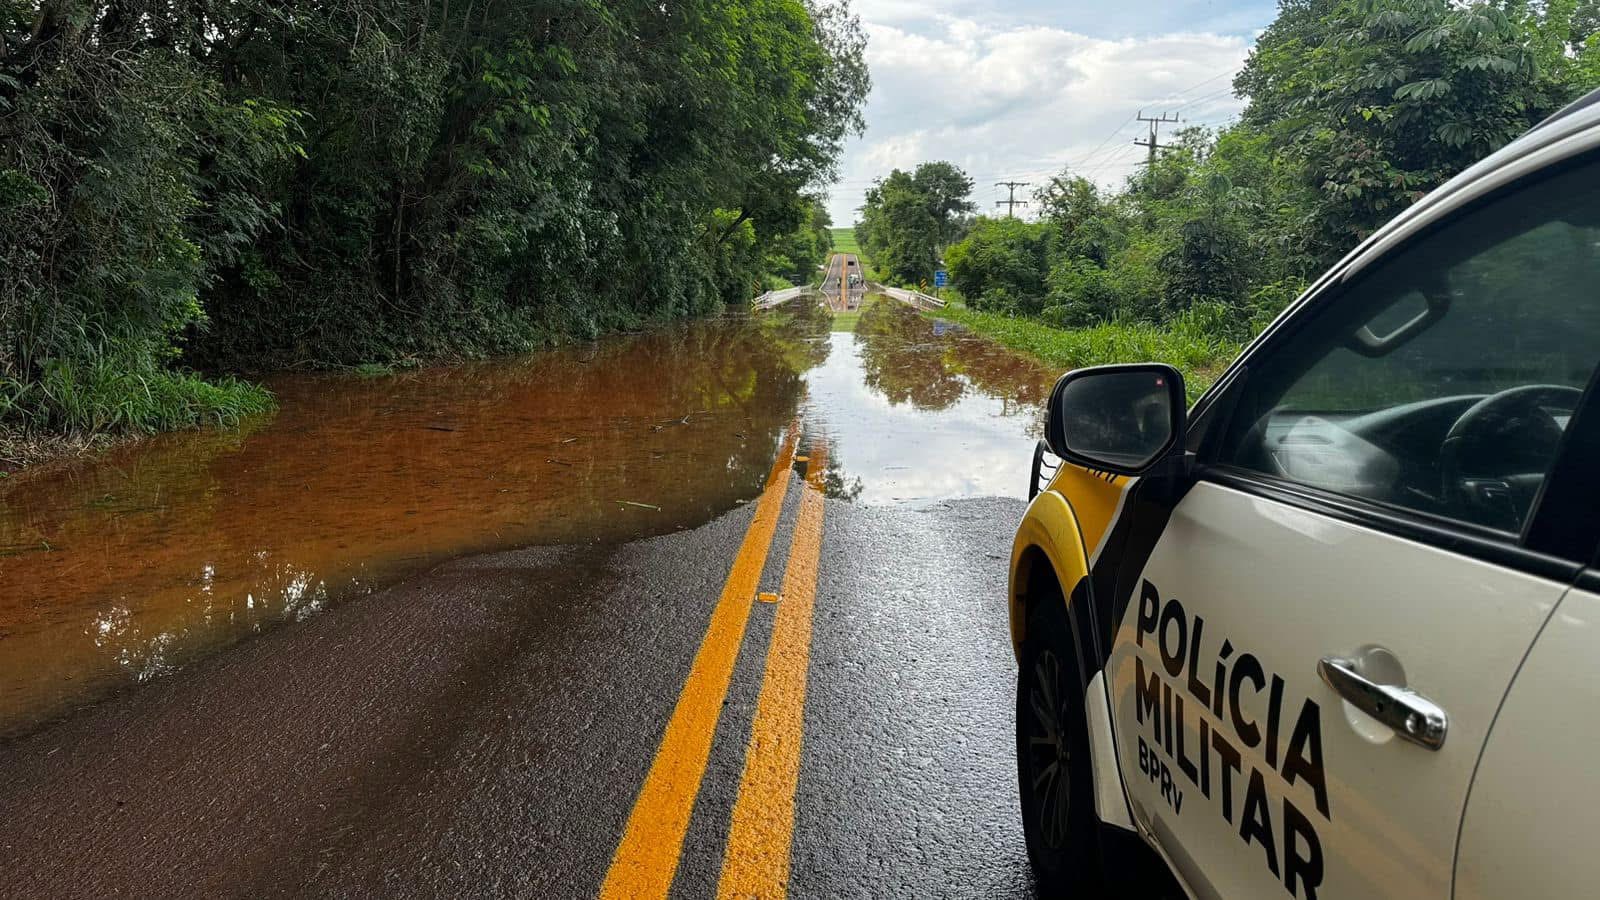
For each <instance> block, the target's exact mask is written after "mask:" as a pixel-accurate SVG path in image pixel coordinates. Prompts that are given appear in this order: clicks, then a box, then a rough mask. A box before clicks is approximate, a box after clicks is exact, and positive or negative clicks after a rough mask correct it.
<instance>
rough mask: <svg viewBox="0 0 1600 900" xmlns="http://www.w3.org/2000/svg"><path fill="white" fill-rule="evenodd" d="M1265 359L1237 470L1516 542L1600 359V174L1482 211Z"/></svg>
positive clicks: (1236, 456)
mask: <svg viewBox="0 0 1600 900" xmlns="http://www.w3.org/2000/svg"><path fill="white" fill-rule="evenodd" d="M1338 290H1339V294H1338V295H1337V296H1336V297H1334V298H1332V300H1331V302H1330V303H1327V304H1323V305H1321V306H1320V308H1319V309H1318V311H1317V312H1315V313H1312V315H1313V316H1314V317H1315V318H1314V319H1312V320H1310V321H1308V322H1307V323H1305V325H1304V327H1300V328H1298V330H1296V331H1295V332H1294V333H1293V334H1292V336H1291V337H1289V338H1288V339H1287V340H1285V341H1283V342H1281V343H1279V344H1277V345H1276V346H1274V347H1272V348H1271V349H1270V350H1269V351H1268V352H1267V353H1266V354H1264V356H1263V358H1262V359H1260V360H1256V361H1252V363H1251V365H1250V369H1249V371H1248V372H1247V373H1246V374H1247V377H1246V380H1245V384H1244V387H1243V393H1242V395H1241V397H1240V401H1239V402H1240V405H1239V406H1238V407H1237V411H1236V412H1235V414H1234V415H1233V417H1232V420H1231V424H1230V428H1229V433H1228V434H1227V435H1226V436H1225V438H1224V440H1223V442H1222V445H1221V448H1222V449H1221V452H1220V457H1219V460H1218V461H1220V462H1223V463H1227V464H1231V465H1234V466H1237V467H1242V468H1247V469H1252V470H1256V471H1259V472H1264V473H1267V474H1271V475H1274V476H1277V477H1280V478H1287V479H1290V480H1293V481H1297V482H1300V483H1303V484H1308V485H1311V486H1314V487H1317V488H1322V489H1325V490H1330V491H1336V492H1339V493H1343V494H1348V495H1351V496H1356V497H1361V498H1364V499H1368V500H1373V501H1376V502H1380V503H1385V504H1390V505H1394V506H1400V507H1405V508H1407V509H1413V510H1418V511H1422V512H1426V513H1431V514H1435V515H1440V516H1445V517H1448V518H1452V519H1456V520H1459V521H1464V522H1470V523H1472V524H1475V525H1483V526H1487V527H1490V528H1495V529H1500V530H1504V531H1508V532H1516V531H1518V530H1519V529H1520V528H1521V526H1522V524H1523V522H1524V521H1525V520H1526V518H1527V516H1528V513H1529V511H1530V510H1531V509H1532V507H1533V503H1534V499H1535V497H1536V496H1537V494H1538V490H1539V487H1540V485H1541V484H1542V483H1543V480H1544V477H1545V474H1546V472H1548V471H1549V469H1550V467H1551V465H1552V463H1553V462H1554V460H1555V455H1556V452H1557V447H1558V446H1559V443H1560V440H1561V435H1562V432H1563V430H1564V429H1565V428H1566V425H1567V422H1568V420H1569V419H1570V417H1571V414H1572V411H1573V409H1574V408H1575V407H1576V405H1577V403H1578V401H1579V399H1580V398H1581V396H1582V390H1583V389H1584V387H1585V385H1587V384H1588V382H1589V377H1590V375H1591V373H1592V371H1593V369H1594V367H1595V365H1596V361H1597V357H1600V302H1597V296H1596V293H1597V291H1600V167H1597V165H1596V164H1594V163H1592V162H1591V163H1588V164H1585V165H1583V166H1581V167H1577V168H1573V169H1569V170H1567V171H1565V172H1563V173H1561V174H1559V175H1556V176H1553V177H1550V178H1547V179H1544V180H1542V181H1540V182H1538V183H1536V184H1533V185H1530V186H1527V187H1524V188H1522V189H1520V190H1518V191H1516V192H1515V193H1512V194H1508V195H1502V196H1500V197H1498V198H1497V199H1495V200H1493V201H1491V202H1489V203H1487V204H1483V205H1479V206H1477V207H1475V208H1473V209H1471V210H1470V211H1468V212H1465V213H1463V214H1460V215H1458V216H1457V217H1456V218H1455V219H1454V220H1452V221H1450V222H1449V223H1448V224H1446V225H1444V226H1443V227H1440V228H1438V229H1436V230H1433V231H1431V232H1430V233H1428V234H1427V235H1426V236H1424V237H1422V238H1421V239H1419V240H1417V241H1415V242H1413V243H1411V244H1409V245H1407V246H1405V247H1403V248H1402V249H1400V250H1398V251H1396V252H1394V253H1392V254H1390V256H1389V257H1388V258H1387V259H1385V260H1383V261H1381V262H1380V263H1378V264H1377V265H1376V266H1375V267H1374V268H1372V269H1371V270H1370V271H1368V272H1365V273H1362V274H1361V275H1359V276H1357V278H1356V279H1355V281H1354V282H1353V283H1352V284H1350V285H1349V286H1348V287H1345V288H1342V289H1338Z"/></svg>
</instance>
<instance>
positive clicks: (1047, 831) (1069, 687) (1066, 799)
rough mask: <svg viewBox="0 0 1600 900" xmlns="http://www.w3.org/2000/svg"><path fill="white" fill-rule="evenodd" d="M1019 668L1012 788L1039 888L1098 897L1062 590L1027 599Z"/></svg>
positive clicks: (1083, 738)
mask: <svg viewBox="0 0 1600 900" xmlns="http://www.w3.org/2000/svg"><path fill="white" fill-rule="evenodd" d="M1027 615H1028V618H1027V637H1026V639H1025V640H1024V641H1023V642H1022V652H1021V654H1020V656H1021V667H1020V669H1019V671H1018V673H1017V787H1018V791H1019V793H1020V795H1021V799H1022V829H1023V834H1024V836H1025V837H1026V839H1027V843H1028V860H1029V862H1030V863H1031V864H1032V866H1033V873H1034V878H1035V879H1036V881H1037V886H1038V888H1039V893H1040V895H1041V896H1044V897H1098V896H1101V893H1102V885H1103V884H1104V877H1103V873H1102V871H1101V865H1100V845H1099V841H1098V837H1097V831H1096V822H1097V819H1096V815H1095V811H1094V774H1093V772H1092V770H1091V769H1090V767H1089V734H1088V728H1087V725H1086V724H1085V719H1084V714H1083V696H1084V690H1085V688H1084V678H1083V673H1082V670H1081V668H1080V667H1079V665H1078V654H1077V652H1076V650H1075V648H1074V644H1073V641H1072V633H1071V629H1070V627H1069V626H1068V623H1067V608H1066V603H1065V602H1064V601H1063V599H1062V597H1061V594H1060V593H1059V592H1057V591H1049V592H1045V593H1042V594H1040V595H1037V596H1035V597H1032V598H1030V602H1029V604H1028V612H1027Z"/></svg>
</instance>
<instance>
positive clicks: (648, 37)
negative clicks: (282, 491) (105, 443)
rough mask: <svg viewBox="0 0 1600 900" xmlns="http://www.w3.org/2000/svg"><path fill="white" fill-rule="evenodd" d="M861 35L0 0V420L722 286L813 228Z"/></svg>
mask: <svg viewBox="0 0 1600 900" xmlns="http://www.w3.org/2000/svg"><path fill="white" fill-rule="evenodd" d="M863 41H864V38H863V32H862V29H861V28H860V26H859V23H858V22H857V21H856V20H855V19H854V17H852V16H851V15H850V14H849V12H848V9H847V8H846V6H845V2H844V0H742V2H733V0H675V2H673V3H669V4H661V3H654V2H648V0H350V2H344V3H335V4H309V5H308V4H294V3H284V2H281V0H190V2H185V3H173V2H171V0H0V424H3V423H5V422H6V421H10V422H12V423H16V422H19V421H20V422H24V423H26V424H29V425H33V426H41V427H74V426H97V425H107V424H124V425H130V426H135V427H143V426H150V425H171V424H180V423H182V422H184V421H193V420H196V419H198V418H202V417H204V416H207V415H217V416H226V415H227V414H228V413H229V411H230V410H233V409H235V407H234V406H232V405H230V403H231V402H236V403H238V404H242V406H241V407H239V408H249V407H250V406H251V405H252V403H259V396H258V395H252V394H251V392H250V391H248V390H246V389H244V388H242V387H240V386H237V385H231V384H226V383H224V384H222V385H221V387H222V390H221V392H220V393H219V392H217V391H216V390H215V389H214V387H213V386H208V385H206V384H205V383H203V382H200V381H199V380H198V379H195V378H192V377H190V376H187V375H183V374H180V373H181V372H182V370H183V369H184V368H185V367H187V366H192V365H206V366H209V367H213V368H238V367H250V368H262V367H267V366H277V365H295V364H307V363H315V364H327V363H345V362H356V361H363V360H373V359H381V360H394V359H404V358H408V357H420V356H436V355H456V354H461V355H465V354H482V353H492V352H503V351H515V350H522V349H526V348H530V347H533V346H536V345H538V344H540V343H541V342H543V341H546V340H548V339H549V338H550V337H551V336H552V335H557V334H563V333H576V334H583V335H591V334H595V333H598V332H601V331H604V330H607V329H613V328H618V327H627V326H630V325H633V324H635V323H639V322H643V321H647V320H650V319H655V318H660V317H667V316H679V315H690V314H696V313H700V312H703V311H706V310H710V309H713V308H716V307H718V306H719V305H720V304H721V303H723V302H725V301H727V300H729V299H732V298H735V297H741V296H744V295H747V294H748V293H749V292H751V291H752V290H753V289H754V288H755V286H756V284H757V283H758V282H759V281H760V279H761V278H762V276H763V275H765V274H767V273H768V271H769V267H772V266H774V265H777V266H781V269H782V271H778V272H776V274H782V275H789V274H794V273H793V272H791V271H788V270H790V269H794V268H796V266H797V264H804V263H806V260H805V259H801V258H800V257H803V256H805V255H806V254H815V255H819V256H820V254H821V253H822V252H823V251H824V250H825V249H826V248H825V247H819V246H818V245H817V243H816V240H817V228H818V227H819V226H818V221H817V218H816V204H815V203H814V202H813V201H812V200H811V199H810V198H809V197H808V196H807V194H806V192H807V191H808V190H810V189H814V188H815V187H817V186H820V185H823V184H825V183H826V182H827V181H829V180H830V178H831V175H832V173H833V167H834V161H835V159H836V157H837V155H838V152H839V150H840V147H841V144H842V142H843V140H844V139H845V138H846V137H847V135H849V134H850V133H851V132H854V131H859V130H860V128H861V127H862V120H861V116H860V103H861V100H862V98H863V97H864V96H865V93H866V88H867V73H866V69H865V66H864V63H863V60H862V50H863ZM811 264H812V265H814V262H812V263H811ZM141 391H143V392H144V393H147V394H148V393H150V392H151V391H155V392H156V393H158V394H161V395H162V396H163V397H166V398H167V399H168V401H169V402H165V403H163V404H160V408H161V409H162V410H164V413H163V415H161V416H157V417H154V418H152V415H151V414H150V411H148V410H142V409H140V408H136V407H134V406H129V405H128V404H127V403H126V399H127V397H128V396H129V395H130V394H135V393H139V392H141ZM252 397H254V399H252ZM69 401H70V402H69Z"/></svg>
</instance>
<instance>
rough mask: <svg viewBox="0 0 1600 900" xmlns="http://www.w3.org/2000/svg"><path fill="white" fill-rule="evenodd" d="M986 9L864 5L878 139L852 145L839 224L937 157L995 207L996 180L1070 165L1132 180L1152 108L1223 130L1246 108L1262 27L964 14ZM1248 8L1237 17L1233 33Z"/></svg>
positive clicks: (884, 2) (836, 200)
mask: <svg viewBox="0 0 1600 900" xmlns="http://www.w3.org/2000/svg"><path fill="white" fill-rule="evenodd" d="M979 5H981V3H980V2H979V0H949V2H947V3H945V4H944V6H945V9H943V10H933V9H930V7H929V6H928V5H927V4H918V3H910V2H903V0H862V2H859V3H858V4H857V8H858V11H859V12H860V13H861V14H862V16H863V19H864V21H865V22H866V27H867V30H868V38H869V43H868V47H867V62H868V65H869V67H870V68H871V70H872V78H873V90H872V93H871V95H870V96H869V97H868V101H867V122H868V131H867V134H866V136H865V137H864V138H862V139H861V140H859V141H857V142H855V143H854V144H852V145H851V146H850V147H849V148H847V150H846V153H845V157H844V160H843V161H842V165H841V174H840V177H841V181H840V183H839V184H838V185H836V186H835V187H834V188H833V189H832V192H831V193H832V196H831V203H830V207H831V210H832V214H833V218H834V221H835V222H837V223H840V224H848V223H850V222H853V221H855V219H856V212H855V210H856V208H857V207H859V206H860V205H861V202H862V196H863V194H864V193H865V190H866V188H867V187H868V186H869V185H870V183H871V180H872V179H873V178H875V177H881V176H883V175H886V174H888V172H889V170H890V169H892V168H896V167H898V168H911V167H913V166H915V165H916V164H917V163H919V162H923V161H926V160H930V159H945V160H949V161H951V162H954V163H955V164H957V165H959V166H961V167H962V168H963V169H965V170H966V171H967V173H968V174H970V175H972V176H973V177H974V179H975V180H976V181H977V182H978V186H977V188H976V190H975V191H974V200H976V201H978V203H979V204H980V206H983V207H989V208H991V209H992V208H993V201H994V200H995V199H996V198H997V197H1003V196H1004V189H1000V188H995V187H993V183H994V182H995V181H999V180H1006V179H1017V180H1023V181H1030V180H1031V181H1039V180H1041V179H1043V178H1046V177H1048V176H1049V175H1051V174H1053V173H1054V172H1056V171H1058V170H1059V169H1060V168H1061V167H1062V166H1063V165H1066V164H1071V165H1072V167H1073V168H1074V170H1076V171H1080V172H1082V173H1083V174H1086V175H1088V176H1090V177H1092V178H1095V179H1096V180H1098V181H1101V182H1102V183H1105V184H1108V185H1109V184H1116V183H1120V182H1121V180H1122V179H1123V177H1125V176H1126V175H1127V174H1128V172H1130V171H1131V170H1132V169H1133V167H1134V165H1136V163H1137V160H1139V159H1141V158H1142V154H1143V153H1144V151H1143V150H1142V149H1141V148H1138V147H1135V146H1133V144H1132V141H1133V138H1134V137H1137V136H1140V135H1142V134H1143V133H1144V132H1143V130H1142V128H1143V126H1140V125H1139V124H1138V123H1136V122H1132V121H1129V120H1130V119H1131V118H1132V117H1133V116H1134V115H1135V114H1136V113H1138V112H1139V110H1141V109H1144V110H1146V111H1148V112H1150V113H1157V112H1162V111H1176V112H1177V113H1178V114H1179V115H1180V116H1182V117H1183V118H1185V119H1186V120H1187V121H1188V122H1189V123H1191V124H1200V123H1204V124H1212V123H1216V122H1220V121H1224V120H1226V119H1228V118H1230V117H1232V116H1233V115H1235V114H1236V113H1237V112H1238V109H1239V107H1240V105H1241V104H1240V103H1239V101H1237V100H1236V99H1234V98H1233V96H1232V93H1231V91H1230V90H1229V88H1230V85H1231V83H1232V75H1233V73H1234V72H1235V71H1237V70H1238V68H1239V67H1240V66H1241V65H1242V64H1243V62H1244V60H1245V57H1246V55H1247V53H1248V51H1249V47H1250V43H1251V40H1252V37H1253V35H1252V34H1251V33H1249V32H1238V31H1234V32H1212V31H1205V30H1192V31H1174V32H1172V33H1167V34H1143V35H1140V36H1132V37H1128V36H1108V35H1091V34H1086V33H1083V32H1081V31H1076V30H1073V29H1071V28H1067V27H1062V26H1059V25H1052V24H1041V23H1039V22H1038V21H1035V20H1034V19H1036V18H1037V17H1032V18H1030V17H1028V16H1023V17H1020V18H1017V19H1013V20H1011V21H1004V20H1001V19H999V18H997V17H989V16H985V17H976V16H975V15H959V14H952V13H951V12H950V10H952V9H954V10H958V11H960V12H969V13H970V12H974V10H973V9H972V8H973V7H977V6H979ZM1234 12H1235V13H1238V11H1237V10H1235V11H1234ZM1268 14H1269V15H1270V11H1269V13H1268ZM1242 15H1243V13H1238V14H1237V15H1234V16H1233V17H1232V18H1230V19H1229V20H1228V22H1229V24H1230V27H1231V26H1232V25H1236V24H1237V20H1238V19H1239V18H1240V17H1241V16H1242ZM1254 15H1256V16H1257V18H1258V19H1260V17H1261V16H1260V14H1259V12H1258V13H1254ZM1264 24H1265V20H1264V19H1262V20H1261V21H1258V22H1257V23H1256V25H1255V26H1254V27H1256V28H1259V27H1260V26H1261V25H1264ZM1119 125H1120V130H1119Z"/></svg>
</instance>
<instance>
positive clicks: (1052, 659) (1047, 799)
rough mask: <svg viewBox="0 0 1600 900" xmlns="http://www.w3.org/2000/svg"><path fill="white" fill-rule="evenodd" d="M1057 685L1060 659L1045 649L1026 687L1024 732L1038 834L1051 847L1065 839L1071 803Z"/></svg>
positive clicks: (1062, 708) (1062, 697)
mask: <svg viewBox="0 0 1600 900" xmlns="http://www.w3.org/2000/svg"><path fill="white" fill-rule="evenodd" d="M1061 688H1062V684H1061V660H1060V658H1059V657H1057V656H1056V655H1055V653H1053V652H1051V651H1049V650H1045V651H1043V652H1041V653H1040V654H1039V656H1038V657H1037V658H1036V659H1035V660H1034V663H1033V684H1032V686H1031V687H1030V688H1029V691H1028V707H1029V709H1030V710H1031V711H1032V719H1033V727H1032V728H1031V729H1030V730H1029V732H1030V733H1029V734H1028V763H1029V772H1030V774H1031V776H1032V785H1031V786H1030V790H1031V792H1032V806H1033V809H1034V815H1035V817H1036V821H1037V823H1038V825H1039V835H1040V836H1041V837H1043V838H1044V841H1045V844H1046V845H1047V846H1049V847H1050V848H1051V849H1060V847H1061V846H1062V845H1063V844H1064V843H1065V842H1066V837H1067V816H1068V811H1069V810H1070V809H1071V806H1072V778H1071V776H1070V771H1069V769H1070V763H1071V760H1072V751H1071V749H1070V748H1069V747H1068V745H1067V737H1066V730H1065V723H1066V721H1067V719H1066V705H1065V703H1064V702H1063V701H1064V700H1065V695H1064V694H1063V692H1062V690H1061Z"/></svg>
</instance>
